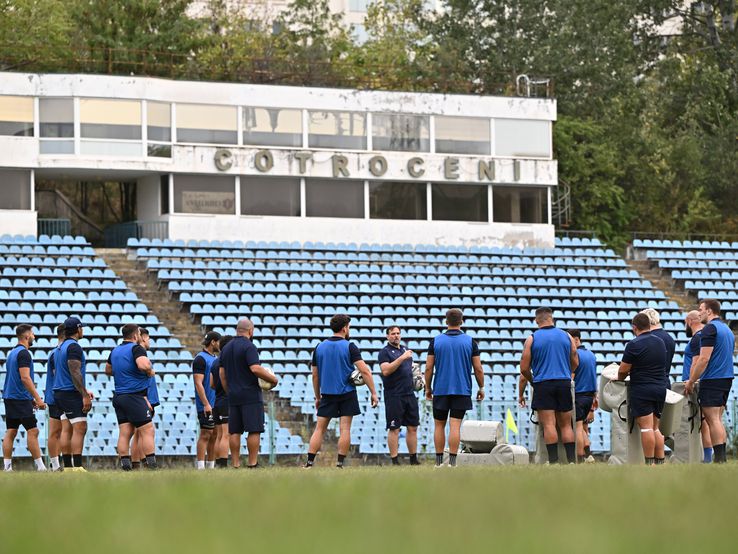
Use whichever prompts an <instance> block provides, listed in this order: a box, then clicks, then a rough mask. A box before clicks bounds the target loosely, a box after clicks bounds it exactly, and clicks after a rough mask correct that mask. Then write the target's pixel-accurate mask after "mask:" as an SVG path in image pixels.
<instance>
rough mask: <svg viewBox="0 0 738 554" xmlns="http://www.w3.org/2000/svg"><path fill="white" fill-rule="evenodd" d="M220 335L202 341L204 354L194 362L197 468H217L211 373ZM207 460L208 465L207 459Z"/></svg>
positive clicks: (212, 334)
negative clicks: (197, 431) (197, 429)
mask: <svg viewBox="0 0 738 554" xmlns="http://www.w3.org/2000/svg"><path fill="white" fill-rule="evenodd" d="M219 344H220V333H217V332H215V331H210V332H209V333H208V334H206V335H205V338H204V339H203V341H202V352H200V353H199V354H198V355H197V356H195V359H194V360H192V380H193V382H194V383H195V410H196V411H197V421H198V423H199V424H200V436H199V437H198V438H197V453H196V467H197V469H205V468H206V467H207V468H208V469H212V468H214V467H215V420H214V419H213V404H214V403H215V391H214V390H212V389H211V388H210V372H211V371H212V370H213V363H214V362H215V360H216V358H217V357H218V352H219V350H218V348H219ZM206 458H207V465H206V463H205V459H206Z"/></svg>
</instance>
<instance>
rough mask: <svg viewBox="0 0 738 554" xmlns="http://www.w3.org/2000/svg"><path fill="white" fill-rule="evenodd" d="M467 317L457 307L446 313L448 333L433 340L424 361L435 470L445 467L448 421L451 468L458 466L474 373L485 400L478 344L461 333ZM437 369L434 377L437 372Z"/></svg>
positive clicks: (470, 403) (470, 400) (479, 397)
mask: <svg viewBox="0 0 738 554" xmlns="http://www.w3.org/2000/svg"><path fill="white" fill-rule="evenodd" d="M463 324H464V314H463V313H462V311H461V310H459V309H458V308H451V309H450V310H448V311H447V312H446V325H447V327H448V328H447V329H446V332H444V333H441V334H440V335H438V336H437V337H434V338H432V339H431V341H430V345H429V346H428V355H427V357H426V361H425V397H426V399H427V400H432V401H433V421H434V424H435V429H434V432H433V444H434V446H435V449H436V467H441V466H442V465H443V450H444V447H445V446H446V421H447V420H448V422H449V423H448V426H449V432H448V451H449V461H448V465H449V466H450V467H456V456H457V454H458V452H459V443H460V442H461V422H462V420H463V419H464V415H466V412H467V410H471V408H472V399H471V394H472V381H471V374H472V371H473V372H474V377H475V378H476V380H477V385H478V387H479V390H477V402H481V401H482V400H484V370H483V369H482V361H481V358H480V354H479V345H478V344H477V341H475V340H474V339H472V338H471V337H470V336H469V335H467V334H466V333H464V331H462V330H461V326H462V325H463ZM434 368H435V377H434V372H433V370H434Z"/></svg>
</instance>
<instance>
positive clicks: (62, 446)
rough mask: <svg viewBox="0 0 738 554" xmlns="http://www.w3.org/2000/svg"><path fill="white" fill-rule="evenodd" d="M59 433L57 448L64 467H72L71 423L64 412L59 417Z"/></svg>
mask: <svg viewBox="0 0 738 554" xmlns="http://www.w3.org/2000/svg"><path fill="white" fill-rule="evenodd" d="M60 421H61V434H60V435H59V450H61V453H62V461H63V463H64V467H72V424H71V423H69V418H67V416H66V414H62V415H61V418H60Z"/></svg>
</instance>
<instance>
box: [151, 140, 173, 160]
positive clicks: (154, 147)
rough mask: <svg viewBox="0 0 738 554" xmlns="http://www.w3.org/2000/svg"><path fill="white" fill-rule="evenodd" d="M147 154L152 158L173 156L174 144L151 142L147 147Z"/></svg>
mask: <svg viewBox="0 0 738 554" xmlns="http://www.w3.org/2000/svg"><path fill="white" fill-rule="evenodd" d="M146 152H147V154H148V155H149V156H150V157H152V158H171V157H172V145H171V144H156V143H151V142H150V143H149V144H148V148H147V149H146Z"/></svg>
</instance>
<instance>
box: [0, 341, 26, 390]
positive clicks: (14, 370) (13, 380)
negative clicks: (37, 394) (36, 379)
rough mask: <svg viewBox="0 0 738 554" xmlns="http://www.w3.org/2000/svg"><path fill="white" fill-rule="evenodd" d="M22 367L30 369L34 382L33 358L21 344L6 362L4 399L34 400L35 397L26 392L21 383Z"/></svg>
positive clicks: (9, 355) (11, 352)
mask: <svg viewBox="0 0 738 554" xmlns="http://www.w3.org/2000/svg"><path fill="white" fill-rule="evenodd" d="M22 367H27V368H30V370H31V381H33V357H32V356H31V353H30V352H29V351H28V349H27V348H26V347H25V346H23V345H22V344H19V345H18V346H16V347H15V348H13V350H11V351H10V354H8V359H7V360H6V361H5V385H4V386H3V398H4V399H6V400H33V396H31V393H30V392H28V390H26V387H25V386H23V382H22V381H21V376H20V368H22Z"/></svg>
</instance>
